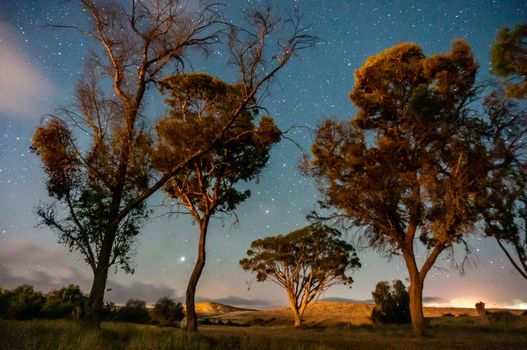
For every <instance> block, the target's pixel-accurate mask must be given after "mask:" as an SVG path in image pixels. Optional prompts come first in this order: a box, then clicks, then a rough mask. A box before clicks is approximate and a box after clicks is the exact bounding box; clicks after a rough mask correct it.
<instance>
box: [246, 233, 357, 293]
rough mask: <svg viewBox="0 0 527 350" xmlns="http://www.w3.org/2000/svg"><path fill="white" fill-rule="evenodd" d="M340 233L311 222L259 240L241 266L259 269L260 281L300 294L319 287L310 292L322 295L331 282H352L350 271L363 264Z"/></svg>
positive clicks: (256, 270) (247, 269)
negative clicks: (302, 226)
mask: <svg viewBox="0 0 527 350" xmlns="http://www.w3.org/2000/svg"><path fill="white" fill-rule="evenodd" d="M340 236H341V233H340V232H339V231H338V230H336V229H334V228H331V227H329V226H319V225H310V226H307V227H304V228H302V229H300V230H297V231H293V232H291V233H289V234H287V235H278V236H274V237H265V238H262V239H258V240H255V241H254V242H252V243H251V249H250V250H248V251H247V256H248V258H245V259H242V260H240V265H241V267H242V268H243V269H244V270H245V271H252V272H256V274H257V275H256V278H257V280H258V281H259V282H263V281H265V280H267V279H270V280H272V281H274V282H275V283H278V284H279V285H281V286H282V287H284V288H286V289H294V290H298V289H299V288H300V289H301V290H302V292H298V295H301V294H303V292H305V288H308V289H309V288H313V287H314V286H315V287H314V288H313V289H312V290H308V291H307V293H308V294H310V295H315V294H317V295H319V294H320V293H322V292H323V291H324V290H326V289H327V288H329V287H330V286H331V285H334V284H337V283H343V284H351V283H352V282H353V279H352V278H351V277H350V276H348V275H347V273H348V272H349V271H350V270H353V269H356V268H359V267H360V262H359V258H358V257H357V254H356V252H355V249H354V248H353V246H352V245H350V244H348V243H347V242H346V241H344V240H342V239H340ZM309 279H310V280H311V285H310V286H307V285H306V281H307V280H309Z"/></svg>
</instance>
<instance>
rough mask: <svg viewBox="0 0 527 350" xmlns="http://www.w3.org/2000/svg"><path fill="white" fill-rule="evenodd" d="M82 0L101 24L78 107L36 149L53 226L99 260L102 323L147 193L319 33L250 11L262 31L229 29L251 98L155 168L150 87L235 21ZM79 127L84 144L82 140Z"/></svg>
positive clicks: (206, 10)
mask: <svg viewBox="0 0 527 350" xmlns="http://www.w3.org/2000/svg"><path fill="white" fill-rule="evenodd" d="M80 2H81V4H82V6H84V7H85V8H86V9H87V12H88V13H89V15H90V18H91V24H92V28H90V30H87V31H83V32H84V33H86V34H87V35H88V36H89V37H90V38H92V39H94V42H95V50H94V51H93V53H92V56H91V57H90V58H89V59H88V60H87V64H86V67H85V68H86V73H85V75H84V76H83V77H82V78H81V79H80V80H79V84H78V88H77V91H76V97H77V99H76V102H77V103H76V104H77V108H76V109H74V110H70V111H65V115H66V118H70V119H71V121H70V123H69V124H68V123H66V122H64V121H63V120H61V119H60V118H58V117H54V118H51V119H50V120H49V121H47V122H46V123H44V125H42V126H41V127H39V128H38V129H37V131H36V132H35V135H34V139H33V145H32V149H33V150H34V152H35V153H37V154H38V155H40V157H41V160H42V161H43V163H44V170H45V172H46V174H47V175H48V192H49V194H50V196H51V197H53V198H54V203H55V204H56V205H57V206H55V207H53V204H52V205H51V206H44V207H42V208H40V209H39V210H38V212H39V214H40V216H41V217H42V222H43V223H44V224H46V225H49V226H50V227H51V228H53V229H55V230H56V231H58V234H59V240H60V241H61V242H63V243H65V244H67V245H68V246H69V247H70V249H75V250H78V251H80V252H81V253H82V254H83V255H84V257H85V260H86V261H87V262H88V264H89V265H90V266H91V268H92V270H93V274H94V280H93V284H92V288H91V291H90V296H89V300H88V311H87V317H86V321H87V324H89V325H94V326H97V327H98V326H99V324H100V321H101V312H102V308H103V301H104V292H105V288H106V281H107V278H108V270H109V268H110V266H111V265H112V264H118V265H121V266H123V267H125V270H128V267H130V266H129V258H130V253H131V252H132V251H131V248H132V245H131V244H132V238H133V237H134V236H135V235H136V234H137V233H138V230H139V228H140V225H141V222H142V220H144V219H145V218H146V214H147V212H146V207H145V200H146V199H147V198H149V197H150V196H151V195H152V194H153V193H155V192H156V191H157V190H159V189H161V188H162V187H163V186H164V185H165V183H166V182H167V181H168V180H169V179H170V178H171V177H172V176H174V175H176V174H178V173H179V172H180V171H181V170H182V169H184V168H185V167H187V165H188V164H190V162H192V161H193V160H194V159H196V158H199V157H200V156H202V155H204V154H206V153H207V152H209V151H210V150H212V149H213V148H214V147H215V145H216V144H217V142H218V141H219V140H221V139H222V138H223V135H224V134H225V133H226V132H227V130H229V128H230V127H231V125H232V124H233V123H234V122H235V121H236V120H237V118H238V117H239V116H240V115H241V114H242V113H243V111H245V110H246V106H247V105H248V104H254V103H253V101H255V100H257V99H259V98H260V97H262V96H264V95H265V93H266V92H267V90H266V88H267V87H268V83H269V82H270V80H271V79H272V78H273V77H275V75H276V74H277V72H278V71H279V70H281V69H282V68H283V67H284V66H285V65H286V64H287V63H288V62H289V60H290V59H291V58H292V57H293V56H294V55H296V54H297V53H298V51H299V50H301V49H304V48H306V47H311V46H312V45H313V42H314V39H313V37H312V36H310V35H309V34H307V33H306V31H305V29H304V28H303V27H302V26H301V25H300V18H299V17H298V16H296V17H295V18H293V19H292V20H290V21H281V20H280V19H279V18H277V17H274V16H273V15H272V11H271V10H270V9H269V8H267V9H266V10H264V11H248V12H247V13H248V19H249V20H250V24H251V25H252V27H251V28H252V29H254V31H251V30H243V29H240V28H237V27H235V26H229V30H228V32H229V36H228V39H229V43H230V46H229V47H230V52H231V53H232V62H231V63H232V64H233V65H235V66H237V67H239V69H240V71H241V72H242V82H243V83H244V97H243V98H242V99H241V100H240V101H239V105H238V106H236V108H235V109H233V110H232V113H231V114H230V115H229V117H228V120H227V122H225V123H224V125H223V128H221V129H219V130H216V132H215V133H214V134H211V137H210V139H208V140H206V141H207V142H205V143H203V144H201V145H200V147H198V148H196V149H194V152H193V153H188V154H187V157H186V158H179V162H171V165H172V168H170V169H165V170H164V171H163V173H161V174H159V173H156V172H155V170H154V169H153V168H152V166H151V165H152V158H151V157H152V154H153V150H154V149H155V148H156V147H157V144H156V140H155V139H153V137H152V135H151V134H150V133H149V132H148V130H147V129H146V127H145V125H146V118H145V116H144V115H143V114H142V111H143V110H144V104H145V101H146V100H145V98H146V96H147V94H148V93H149V92H150V91H151V90H149V89H148V88H149V87H150V86H151V85H153V84H155V83H157V82H159V81H160V80H161V78H162V77H163V76H166V75H167V73H168V71H169V70H170V71H171V72H174V71H176V72H181V69H182V64H183V62H184V61H185V60H186V54H187V52H188V49H190V48H199V49H203V50H207V47H208V46H209V45H210V44H212V43H215V42H217V40H218V37H219V34H220V31H223V30H224V28H225V27H224V26H223V25H224V24H225V21H223V20H220V17H219V14H218V12H217V11H216V7H215V6H214V5H209V6H205V7H196V6H186V5H187V3H186V1H183V0H181V1H177V0H176V1H174V0H162V1H153V2H152V1H146V2H137V1H133V2H131V4H130V5H129V6H122V5H120V2H118V1H116V0H115V1H101V2H98V1H92V0H80ZM220 23H221V24H222V26H221V27H219V26H218V25H219V24H220ZM284 25H288V26H289V29H290V30H289V31H288V28H284ZM71 27H73V28H75V29H79V28H77V27H75V26H71ZM273 32H275V33H278V34H280V35H282V34H283V35H285V36H284V37H283V38H282V39H283V40H279V41H278V44H277V46H276V47H275V48H276V50H274V51H271V52H270V53H269V52H268V49H267V48H268V46H269V41H268V40H266V39H268V38H269V36H270V35H271V34H272V33H273ZM286 32H287V34H284V33H286ZM97 48H99V51H97V50H96V49H97ZM108 79H109V81H111V86H109V84H106V82H108ZM108 89H110V91H107V90H108ZM259 92H260V93H259ZM72 126H73V127H74V128H77V131H79V132H80V135H81V136H82V139H84V142H81V141H82V139H81V141H76V139H75V138H74V132H73V131H72V129H71V127H72ZM86 137H88V141H86V140H85V139H86ZM156 175H157V176H156Z"/></svg>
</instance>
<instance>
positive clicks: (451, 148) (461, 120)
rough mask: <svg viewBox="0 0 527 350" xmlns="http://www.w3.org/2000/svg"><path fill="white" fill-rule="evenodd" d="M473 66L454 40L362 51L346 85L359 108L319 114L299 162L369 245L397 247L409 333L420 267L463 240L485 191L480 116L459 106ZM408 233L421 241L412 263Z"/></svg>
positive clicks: (467, 93) (418, 316)
mask: <svg viewBox="0 0 527 350" xmlns="http://www.w3.org/2000/svg"><path fill="white" fill-rule="evenodd" d="M477 67H478V65H477V63H476V61H475V60H474V57H473V55H472V52H471V50H470V47H469V45H468V44H467V43H465V42H464V41H462V40H456V41H454V42H453V43H452V50H451V51H450V52H447V53H445V54H438V55H434V56H430V57H425V56H424V54H423V52H422V50H421V48H420V47H419V46H417V45H416V44H412V43H403V44H399V45H396V46H394V47H392V48H390V49H387V50H385V51H384V52H382V53H380V54H378V55H376V56H373V57H370V58H369V59H368V60H367V61H366V62H365V63H364V65H363V66H362V68H361V69H359V70H358V71H356V72H355V87H354V89H353V91H352V92H351V93H350V98H351V99H352V100H353V102H354V103H355V105H356V106H357V108H358V109H359V111H358V113H357V115H356V116H355V117H354V118H353V119H352V120H349V121H345V122H336V121H334V120H331V119H330V120H326V121H324V122H323V123H322V124H321V125H320V127H319V128H318V130H317V132H316V138H315V143H314V144H313V146H312V153H313V155H314V159H312V160H311V161H309V160H306V162H305V166H304V169H305V171H306V172H307V173H308V174H310V175H311V176H313V177H314V178H315V179H316V180H317V182H318V185H319V189H320V191H321V193H322V194H323V200H322V202H321V205H322V207H324V208H335V209H336V210H337V211H338V213H337V215H336V217H337V218H340V219H342V220H343V221H349V222H351V224H352V225H354V226H356V227H358V228H360V230H358V232H361V233H363V236H362V237H363V238H364V239H365V240H367V241H368V243H369V245H370V246H371V247H374V248H376V249H378V250H379V251H381V252H382V253H384V254H388V255H393V254H402V255H403V258H404V259H405V262H406V265H407V268H408V271H409V274H410V304H411V305H410V309H411V312H412V322H413V324H414V329H415V331H416V334H417V335H422V334H423V333H424V317H423V315H422V301H421V300H422V288H423V283H424V280H425V277H426V274H427V273H428V271H429V270H430V268H431V267H432V266H433V265H434V263H435V261H436V259H437V258H438V256H439V255H440V254H441V253H442V252H443V251H444V250H445V249H451V248H452V247H453V246H454V245H455V244H456V243H463V242H464V237H465V236H466V235H467V234H469V233H470V232H471V231H472V228H473V225H474V224H475V223H476V222H477V221H478V219H479V216H478V215H479V209H478V208H479V206H478V203H479V202H478V201H479V200H480V198H481V197H482V196H483V195H482V194H483V193H485V184H486V177H485V176H486V174H487V169H486V166H487V164H486V159H487V158H486V157H487V149H486V148H485V134H484V133H483V130H485V129H486V128H487V124H486V123H485V120H483V118H480V117H478V116H476V115H473V114H471V113H469V109H468V108H467V104H468V103H469V102H470V100H471V98H472V97H473V96H474V79H475V75H476V70H477ZM415 241H420V242H421V243H422V244H423V245H424V247H425V248H427V249H428V251H429V253H428V255H427V257H426V259H425V262H424V264H423V265H422V266H421V267H420V268H419V267H418V265H417V262H416V259H415V254H414V244H415ZM412 304H413V305H412Z"/></svg>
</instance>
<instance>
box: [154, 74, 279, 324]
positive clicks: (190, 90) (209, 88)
mask: <svg viewBox="0 0 527 350" xmlns="http://www.w3.org/2000/svg"><path fill="white" fill-rule="evenodd" d="M162 85H163V87H164V90H165V91H168V92H169V94H170V95H169V98H168V100H167V102H168V103H169V105H170V106H171V107H172V110H171V111H170V115H169V116H168V117H167V118H165V119H163V120H161V121H160V122H159V123H158V125H157V131H158V135H159V140H160V145H159V148H158V152H157V156H156V157H155V165H156V167H157V168H158V169H159V170H160V171H162V172H165V171H167V170H169V169H171V168H172V166H173V165H172V164H171V163H172V162H176V164H177V163H178V162H179V161H180V160H179V159H180V158H186V157H188V154H192V153H193V152H195V151H196V149H199V148H200V147H201V145H202V144H203V143H206V142H207V140H209V139H210V138H211V137H214V135H215V133H216V132H217V130H221V129H222V128H224V127H225V124H226V123H228V122H229V120H230V115H231V114H232V113H233V111H234V110H236V109H237V108H238V106H239V105H240V103H241V102H242V100H243V99H244V98H245V93H244V91H245V86H244V85H243V84H235V85H228V84H226V83H224V82H223V81H221V80H219V79H216V78H214V77H211V76H210V75H208V74H206V73H191V74H184V75H177V76H174V77H170V78H167V79H165V80H164V81H163V82H162ZM253 107H254V105H253V104H252V103H251V104H248V105H246V107H245V110H244V111H243V112H241V113H240V115H239V117H238V118H237V119H236V121H234V122H232V123H231V125H230V127H229V128H228V130H227V131H226V132H225V133H224V135H223V137H222V138H221V139H220V140H218V142H217V143H216V144H215V146H214V148H213V149H212V150H211V151H209V152H208V153H206V154H204V155H203V156H201V157H199V158H195V159H194V160H193V161H192V162H190V163H189V164H188V165H187V166H186V167H185V168H184V169H182V170H181V172H180V173H179V174H178V175H176V176H174V177H172V178H171V179H170V180H169V181H168V182H167V183H166V185H165V191H166V192H167V193H168V195H169V196H170V197H171V198H174V199H176V200H177V201H178V202H179V203H180V204H182V205H183V206H185V207H186V209H187V210H188V212H189V213H190V214H191V215H192V217H193V218H194V220H195V221H196V222H197V223H198V225H199V242H198V256H197V260H196V264H195V266H194V270H193V271H192V274H191V276H190V279H189V282H188V286H187V293H186V317H187V330H188V331H196V330H197V326H198V322H197V316H196V310H195V306H194V300H195V294H196V287H197V284H198V281H199V278H200V276H201V273H202V272H203V269H204V267H205V261H206V239H207V232H208V228H209V222H210V219H211V217H212V216H213V215H217V214H219V213H232V212H233V211H234V210H235V209H236V206H237V205H238V204H239V203H241V202H242V201H244V200H245V199H246V198H248V197H249V196H250V191H249V190H247V191H239V190H238V189H237V188H236V187H235V185H236V184H238V182H240V181H245V182H246V181H250V180H252V179H254V178H255V177H256V176H257V175H258V174H259V173H260V171H261V170H262V169H263V167H264V166H265V165H266V163H267V161H268V159H269V151H270V150H271V146H272V145H273V144H275V143H277V142H278V141H279V140H280V130H278V128H277V127H276V125H275V124H274V121H273V119H272V118H270V117H263V118H262V119H261V121H260V123H259V125H257V121H256V117H257V116H256V112H251V110H253Z"/></svg>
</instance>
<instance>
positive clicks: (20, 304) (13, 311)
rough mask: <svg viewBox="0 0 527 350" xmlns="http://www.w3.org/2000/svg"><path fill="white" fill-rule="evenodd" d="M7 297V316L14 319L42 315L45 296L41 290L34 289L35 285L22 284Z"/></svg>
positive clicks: (8, 293) (25, 318)
mask: <svg viewBox="0 0 527 350" xmlns="http://www.w3.org/2000/svg"><path fill="white" fill-rule="evenodd" d="M4 298H7V309H6V313H5V316H6V317H7V318H9V319H14V320H29V319H33V318H37V317H39V316H40V311H41V309H42V306H43V305H44V301H45V298H44V296H43V295H42V293H40V292H36V291H35V290H33V286H30V285H22V286H19V287H17V288H15V289H13V290H12V291H10V292H7V295H5V296H4Z"/></svg>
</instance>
